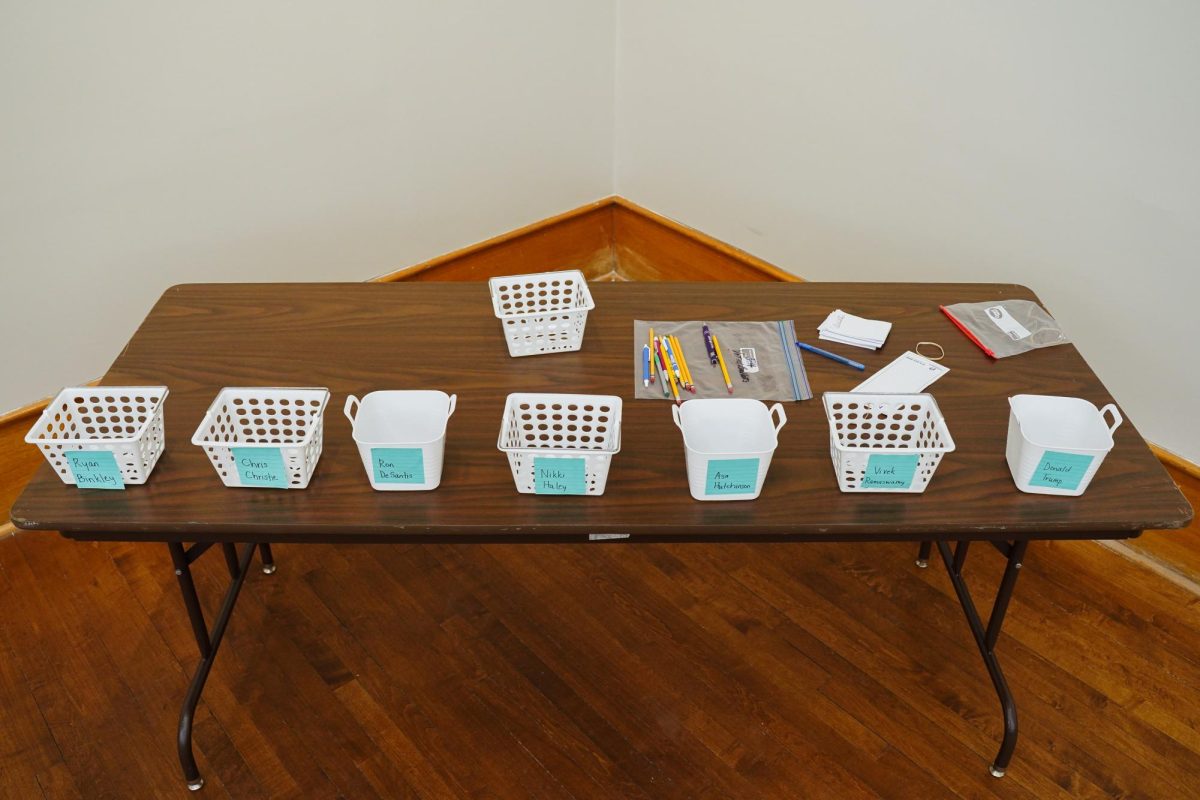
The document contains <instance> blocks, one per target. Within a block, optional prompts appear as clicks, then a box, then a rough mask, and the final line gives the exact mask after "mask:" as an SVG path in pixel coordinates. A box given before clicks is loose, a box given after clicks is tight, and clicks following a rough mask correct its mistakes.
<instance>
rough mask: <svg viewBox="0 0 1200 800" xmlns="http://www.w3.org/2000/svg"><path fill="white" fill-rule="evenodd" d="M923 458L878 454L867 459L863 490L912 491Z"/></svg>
mask: <svg viewBox="0 0 1200 800" xmlns="http://www.w3.org/2000/svg"><path fill="white" fill-rule="evenodd" d="M920 458H921V456H919V455H918V454H916V453H913V454H911V455H885V454H876V455H872V456H868V457H867V471H866V472H865V473H864V474H863V478H862V483H861V484H860V485H861V486H862V488H863V489H910V488H912V482H913V476H914V475H916V473H917V462H918V461H919V460H920Z"/></svg>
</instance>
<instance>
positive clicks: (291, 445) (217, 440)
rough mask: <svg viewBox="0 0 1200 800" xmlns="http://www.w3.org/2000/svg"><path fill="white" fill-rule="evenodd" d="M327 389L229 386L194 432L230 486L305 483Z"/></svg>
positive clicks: (315, 454)
mask: <svg viewBox="0 0 1200 800" xmlns="http://www.w3.org/2000/svg"><path fill="white" fill-rule="evenodd" d="M328 402H329V390H328V389H293V388H259V387H255V388H228V387H227V388H225V389H222V390H221V392H220V394H218V395H217V397H216V399H215V400H213V402H212V405H210V406H209V407H208V411H207V412H206V413H205V415H204V419H203V421H201V423H200V427H198V428H197V429H196V433H195V434H193V435H192V444H194V445H197V446H198V447H201V448H203V449H204V452H205V453H206V454H207V455H208V458H209V460H210V461H212V465H213V467H214V468H215V469H216V470H217V474H218V475H220V476H221V480H222V481H223V482H224V483H225V485H226V486H253V487H260V488H267V489H303V488H304V487H306V486H308V482H309V480H310V479H311V478H312V474H313V471H314V470H316V468H317V459H319V458H320V457H321V439H322V432H323V422H324V413H325V404H326V403H328Z"/></svg>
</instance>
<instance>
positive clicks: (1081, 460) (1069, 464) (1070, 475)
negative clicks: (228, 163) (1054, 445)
mask: <svg viewBox="0 0 1200 800" xmlns="http://www.w3.org/2000/svg"><path fill="white" fill-rule="evenodd" d="M1094 458H1095V456H1081V455H1078V454H1076V453H1056V452H1054V451H1053V450H1047V451H1046V452H1044V453H1042V459H1041V461H1039V462H1038V465H1037V469H1035V470H1034V471H1033V477H1032V478H1030V479H1029V485H1030V486H1044V487H1046V488H1048V489H1066V490H1067V491H1074V490H1075V489H1078V488H1079V482H1080V481H1081V480H1083V476H1084V475H1086V474H1087V471H1088V468H1089V467H1091V466H1092V460H1093V459H1094Z"/></svg>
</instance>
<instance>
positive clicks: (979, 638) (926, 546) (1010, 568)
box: [917, 541, 1029, 778]
mask: <svg viewBox="0 0 1200 800" xmlns="http://www.w3.org/2000/svg"><path fill="white" fill-rule="evenodd" d="M970 544H971V543H970V542H969V541H962V542H958V543H957V544H956V545H955V548H954V552H953V553H951V552H950V544H949V543H948V542H943V541H939V542H938V543H937V549H938V553H939V554H941V556H942V561H943V562H944V563H945V565H946V572H948V573H949V575H950V582H951V583H952V584H953V585H954V592H955V594H956V595H958V602H959V604H960V605H961V606H962V609H963V613H964V614H965V615H966V617H967V624H968V625H969V626H970V627H971V635H972V636H974V637H975V644H976V646H977V647H978V648H979V654H980V655H982V656H983V664H984V666H985V667H987V671H988V675H989V676H991V678H992V685H993V686H995V687H996V695H997V697H999V699H1000V708H1001V710H1002V711H1003V713H1004V739H1003V740H1002V741H1001V743H1000V752H998V753H997V754H996V760H995V761H993V762H992V765H991V766H990V767H989V768H988V769H989V771H990V772H991V773H992V775H994V776H995V777H997V778H1003V777H1004V771H1005V770H1006V769H1008V763H1009V761H1011V760H1012V754H1013V749H1014V748H1016V746H1017V704H1016V701H1015V700H1013V696H1012V692H1011V691H1010V690H1009V688H1008V682H1007V681H1006V680H1005V679H1004V671H1003V670H1002V669H1000V662H999V661H998V660H997V659H996V640H997V639H998V638H999V637H1000V626H1001V625H1003V624H1004V615H1005V613H1006V612H1007V611H1008V603H1009V601H1010V600H1012V594H1013V587H1014V586H1015V585H1016V583H1017V572H1018V570H1020V569H1021V563H1022V561H1023V560H1024V558H1025V549H1026V548H1027V547H1028V546H1029V542H1028V541H1017V542H991V544H992V546H994V547H995V548H996V549H997V550H999V551H1000V553H1001V554H1002V555H1003V556H1004V557H1005V558H1006V559H1008V564H1007V565H1006V566H1005V568H1004V576H1003V577H1002V578H1001V579H1000V587H999V588H998V589H997V590H996V599H995V600H994V601H993V602H992V612H991V614H989V615H988V621H987V627H986V628H985V627H984V625H983V621H982V620H981V619H980V617H979V612H978V611H977V610H976V608H975V601H974V600H972V599H971V593H970V591H969V590H968V589H967V584H966V581H964V580H963V575H962V570H963V565H964V564H965V563H966V560H967V548H968V547H969V546H970ZM931 545H932V543H931V542H921V549H920V552H919V553H918V555H917V566H918V567H921V568H925V567H927V566H929V552H930V549H931Z"/></svg>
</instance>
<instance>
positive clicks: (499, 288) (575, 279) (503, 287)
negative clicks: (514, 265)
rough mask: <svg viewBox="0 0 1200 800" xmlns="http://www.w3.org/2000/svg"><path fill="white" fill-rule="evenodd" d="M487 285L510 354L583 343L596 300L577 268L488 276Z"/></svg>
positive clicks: (532, 353)
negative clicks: (584, 332) (528, 273)
mask: <svg viewBox="0 0 1200 800" xmlns="http://www.w3.org/2000/svg"><path fill="white" fill-rule="evenodd" d="M488 289H489V290H490V291H491V293H492V309H493V310H494V311H495V312H496V316H497V317H498V318H499V319H500V325H501V328H502V330H503V331H504V339H505V341H507V342H508V354H509V355H510V356H513V357H514V358H515V357H516V356H535V355H539V354H542V353H564V352H567V351H570V350H578V349H579V347H580V345H582V344H583V329H584V326H585V325H587V316H588V311H590V310H591V309H593V308H595V307H596V304H595V303H594V302H592V293H591V291H589V290H588V285H587V281H586V280H584V277H583V273H582V272H580V271H579V270H577V269H572V270H565V271H563V272H540V273H535V274H532V275H508V276H505V277H499V278H492V279H491V280H489V281H488Z"/></svg>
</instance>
